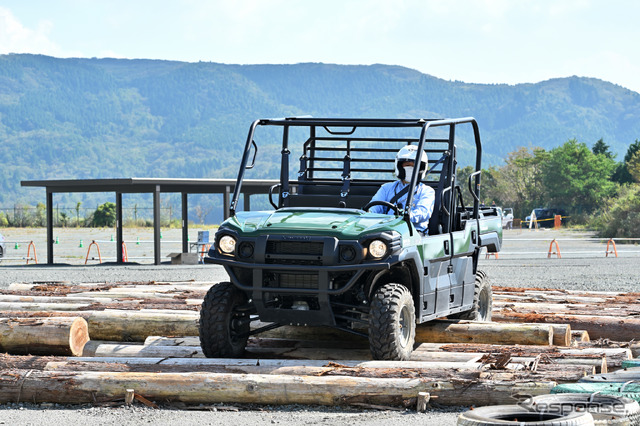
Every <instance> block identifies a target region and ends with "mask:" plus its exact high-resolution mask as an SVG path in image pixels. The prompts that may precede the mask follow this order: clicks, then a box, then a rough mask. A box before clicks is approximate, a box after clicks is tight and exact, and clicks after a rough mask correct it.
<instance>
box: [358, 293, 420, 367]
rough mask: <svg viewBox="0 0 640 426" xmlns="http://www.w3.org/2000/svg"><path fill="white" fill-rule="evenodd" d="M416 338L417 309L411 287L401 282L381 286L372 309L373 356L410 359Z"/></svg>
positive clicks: (371, 344)
mask: <svg viewBox="0 0 640 426" xmlns="http://www.w3.org/2000/svg"><path fill="white" fill-rule="evenodd" d="M415 340H416V312H415V307H414V304H413V297H412V296H411V292H410V291H409V289H408V288H407V287H405V286H403V285H401V284H393V283H390V284H385V285H383V286H381V287H380V288H378V290H376V292H375V293H374V295H373V298H372V300H371V309H370V311H369V347H370V349H371V355H372V356H373V358H374V359H381V360H398V361H403V360H408V359H409V357H410V356H411V352H413V345H414V343H415Z"/></svg>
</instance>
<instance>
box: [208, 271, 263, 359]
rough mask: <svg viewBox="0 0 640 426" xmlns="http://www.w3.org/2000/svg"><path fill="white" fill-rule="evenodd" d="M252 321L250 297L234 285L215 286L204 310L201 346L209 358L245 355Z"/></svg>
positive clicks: (210, 291) (210, 292) (220, 284)
mask: <svg viewBox="0 0 640 426" xmlns="http://www.w3.org/2000/svg"><path fill="white" fill-rule="evenodd" d="M250 322H251V319H250V316H249V309H248V300H247V296H246V295H245V294H244V293H243V292H242V291H240V290H238V288H236V287H235V286H234V285H233V284H232V283H230V282H221V283H218V284H215V285H213V286H212V287H211V288H210V289H209V291H208V292H207V295H206V296H205V298H204V301H203V302H202V309H201V310H200V327H199V333H200V346H201V347H202V351H203V352H204V354H205V356H206V357H208V358H226V357H230V358H234V357H239V356H241V355H242V354H243V353H244V349H245V347H246V346H247V340H248V338H249V324H250Z"/></svg>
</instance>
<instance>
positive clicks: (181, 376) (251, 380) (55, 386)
mask: <svg viewBox="0 0 640 426" xmlns="http://www.w3.org/2000/svg"><path fill="white" fill-rule="evenodd" d="M0 382H1V383H3V386H1V387H0V403H7V402H19V401H29V402H33V403H43V402H49V403H58V404H83V403H100V402H104V401H113V400H114V399H122V398H123V397H124V394H125V391H126V389H133V390H134V392H135V394H136V395H141V396H143V397H145V398H147V399H150V400H161V401H178V402H183V403H187V404H212V403H244V404H305V405H310V404H311V405H349V404H355V403H367V404H380V405H389V406H407V407H409V406H415V404H416V400H417V395H418V393H419V392H429V393H431V395H432V397H433V395H437V396H438V403H439V404H442V405H469V404H470V403H473V404H477V405H490V404H499V403H508V402H510V401H513V399H512V397H511V395H513V394H514V393H522V394H524V393H526V394H528V395H539V394H544V393H548V392H549V391H550V390H551V388H553V387H554V386H555V385H556V383H555V382H553V381H544V382H531V381H526V382H494V381H477V380H452V381H429V380H423V379H415V378H408V379H404V378H403V379H395V378H391V379H387V378H363V377H343V376H321V377H316V376H287V375H261V374H240V375H238V374H220V373H203V372H198V373H126V372H125V373H119V372H48V371H33V370H12V371H5V372H0Z"/></svg>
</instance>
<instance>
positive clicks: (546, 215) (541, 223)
mask: <svg viewBox="0 0 640 426" xmlns="http://www.w3.org/2000/svg"><path fill="white" fill-rule="evenodd" d="M533 214H535V219H536V222H537V223H538V227H540V228H553V224H554V219H555V216H556V215H560V216H562V217H565V216H566V215H567V213H566V212H565V211H564V210H563V209H549V208H537V209H533V211H532V214H531V215H529V216H527V217H526V219H525V221H526V222H527V226H529V223H531V217H532V215H533ZM563 221H566V219H563Z"/></svg>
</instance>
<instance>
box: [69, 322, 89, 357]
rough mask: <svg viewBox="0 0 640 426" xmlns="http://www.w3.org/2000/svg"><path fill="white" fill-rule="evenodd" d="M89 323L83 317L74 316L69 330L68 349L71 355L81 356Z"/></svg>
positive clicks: (86, 339)
mask: <svg viewBox="0 0 640 426" xmlns="http://www.w3.org/2000/svg"><path fill="white" fill-rule="evenodd" d="M89 339H90V338H89V325H88V324H87V321H86V320H85V319H84V318H75V319H74V320H73V322H72V323H71V327H70V330H69V349H70V350H71V354H72V355H73V356H82V352H83V350H84V345H86V344H87V342H88V341H89Z"/></svg>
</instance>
